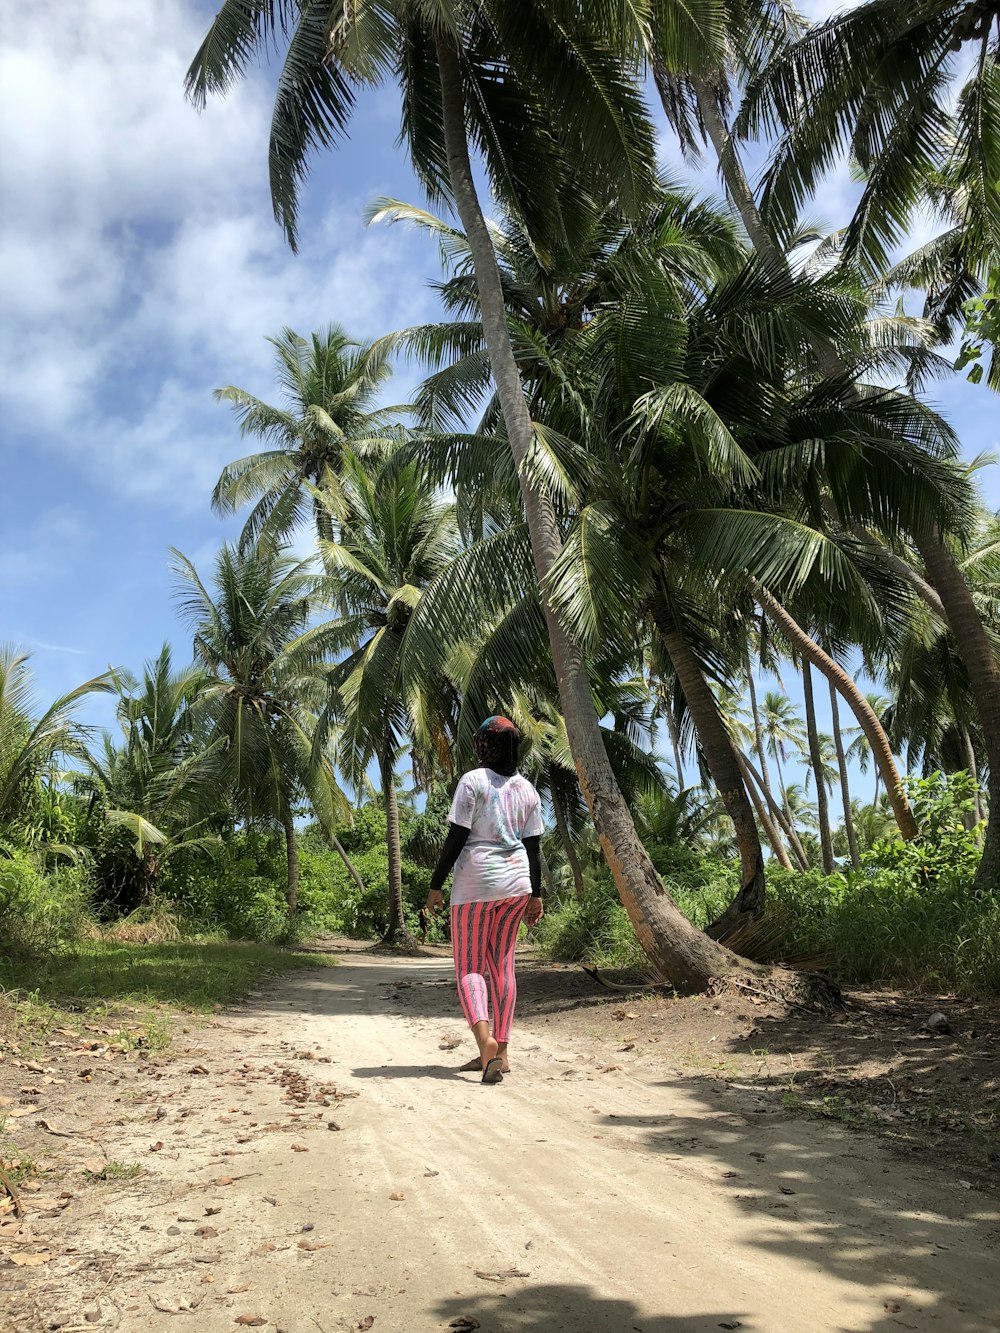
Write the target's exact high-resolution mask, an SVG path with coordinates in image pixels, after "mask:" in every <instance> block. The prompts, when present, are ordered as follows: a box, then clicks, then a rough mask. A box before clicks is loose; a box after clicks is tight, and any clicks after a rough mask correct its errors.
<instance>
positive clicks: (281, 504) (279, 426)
mask: <svg viewBox="0 0 1000 1333" xmlns="http://www.w3.org/2000/svg"><path fill="white" fill-rule="evenodd" d="M268 342H269V343H271V345H272V346H273V347H274V350H275V358H274V359H275V370H276V379H277V384H278V388H279V389H280V390H281V394H282V398H283V404H282V405H281V406H274V405H272V404H271V403H266V402H264V400H263V399H262V398H258V397H256V396H255V395H254V394H252V393H249V392H247V390H246V389H237V388H235V387H234V386H233V385H228V386H227V387H226V388H224V389H216V391H215V396H216V398H217V399H219V400H220V401H221V402H225V403H229V404H230V405H231V406H232V408H233V410H234V412H235V414H236V419H237V421H238V423H239V427H240V434H241V435H242V436H243V437H244V438H250V439H256V440H260V441H262V442H263V443H265V444H267V445H268V446H269V447H268V448H267V449H266V450H264V451H263V452H261V453H255V454H248V455H247V456H246V457H245V458H239V459H237V460H236V461H235V462H233V463H228V464H227V465H226V466H225V467H224V468H223V470H222V474H221V476H220V477H219V480H218V481H217V482H216V485H215V490H214V491H213V492H212V507H213V509H215V511H216V512H217V513H220V514H231V513H235V512H236V511H237V510H239V509H242V508H243V507H244V506H245V505H247V504H251V503H252V504H253V509H252V510H251V512H250V514H249V516H248V517H247V519H246V522H245V524H244V527H243V537H242V539H241V540H242V541H243V542H244V543H252V542H254V541H256V540H257V539H258V538H259V537H260V536H261V535H262V534H263V533H265V532H266V533H267V535H268V536H269V537H270V538H271V539H272V540H279V541H280V540H281V539H282V538H283V537H286V536H287V535H288V534H289V533H290V532H291V531H292V529H293V528H295V527H296V526H298V524H299V523H300V522H301V521H302V519H303V518H304V517H305V515H306V513H307V512H308V511H309V510H310V509H311V511H312V515H313V519H314V522H315V524H316V527H317V530H318V532H319V535H320V536H321V537H326V538H330V537H332V535H333V533H332V530H331V529H330V526H329V516H328V515H327V513H326V510H324V508H323V507H322V505H318V506H317V505H315V504H312V505H310V501H309V495H308V491H307V488H308V486H309V485H310V484H312V485H314V486H318V485H319V483H320V482H321V481H324V480H325V479H326V480H329V479H331V478H336V477H337V475H338V473H339V471H340V464H341V459H342V457H343V454H344V451H345V449H350V450H351V451H352V452H353V453H355V454H361V455H375V456H378V455H380V454H383V453H384V452H385V451H386V447H387V443H388V441H387V439H386V436H385V431H386V429H387V427H389V426H390V425H394V424H395V422H396V420H397V419H398V417H399V414H400V413H401V412H403V411H405V410H406V409H405V408H403V407H376V406H375V399H376V397H377V395H378V393H379V391H380V390H381V389H382V387H383V385H384V384H385V383H386V381H387V380H388V379H389V376H390V375H391V373H392V369H391V367H390V365H389V362H388V358H387V355H386V349H385V347H384V345H375V344H372V343H366V342H359V341H357V340H356V339H353V338H350V337H348V335H347V334H346V333H345V332H344V330H343V329H341V328H339V327H338V326H337V325H335V324H332V325H330V327H329V328H327V329H325V330H323V332H321V333H314V334H313V335H312V336H311V337H310V338H309V339H308V340H307V339H305V338H302V337H300V336H299V334H297V333H295V332H294V331H293V330H292V329H284V330H283V331H282V332H281V333H280V334H279V335H278V336H277V337H275V338H268Z"/></svg>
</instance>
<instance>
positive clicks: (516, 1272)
mask: <svg viewBox="0 0 1000 1333" xmlns="http://www.w3.org/2000/svg"><path fill="white" fill-rule="evenodd" d="M474 1271H475V1274H476V1277H481V1278H482V1279H483V1281H484V1282H506V1281H507V1279H508V1278H512V1277H531V1274H530V1273H526V1272H525V1271H524V1270H523V1269H521V1268H505V1269H503V1270H502V1271H501V1272H499V1273H484V1272H483V1271H482V1269H479V1268H477V1269H475V1270H474Z"/></svg>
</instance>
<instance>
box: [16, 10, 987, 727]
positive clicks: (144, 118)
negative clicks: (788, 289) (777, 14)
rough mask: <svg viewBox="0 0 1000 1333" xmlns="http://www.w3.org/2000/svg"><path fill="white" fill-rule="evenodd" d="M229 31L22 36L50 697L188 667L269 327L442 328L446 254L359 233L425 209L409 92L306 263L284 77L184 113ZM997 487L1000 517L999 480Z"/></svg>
mask: <svg viewBox="0 0 1000 1333" xmlns="http://www.w3.org/2000/svg"><path fill="white" fill-rule="evenodd" d="M212 12H213V6H212V5H211V4H206V3H201V0H157V3H156V4H155V5H136V4H135V3H134V0H79V2H78V3H75V4H73V5H66V4H65V3H60V2H59V0H34V3H32V4H31V5H22V6H17V7H15V8H14V9H12V10H10V11H9V12H8V13H7V15H6V17H5V21H4V25H3V27H4V31H3V34H2V38H0V118H2V123H3V127H4V130H5V133H4V142H5V152H4V157H3V162H2V165H0V198H2V200H3V221H2V232H0V309H2V310H3V323H2V328H0V339H2V346H0V354H2V357H3V364H4V376H3V381H2V384H0V396H2V403H0V407H2V412H0V421H2V423H3V425H2V431H3V434H2V449H3V473H2V476H3V486H2V492H0V515H2V528H0V530H2V538H3V539H2V544H0V641H14V642H16V643H19V644H21V645H23V646H24V647H25V648H27V649H29V650H30V651H31V652H32V654H33V660H34V667H35V670H36V673H37V677H38V690H39V695H40V697H42V698H50V697H51V696H52V695H54V694H55V693H57V692H61V691H62V690H65V689H67V688H69V687H71V686H73V685H75V684H77V683H78V682H79V681H80V680H82V679H84V678H86V677H88V676H90V675H93V674H95V673H97V672H99V671H102V670H104V669H105V668H106V667H107V666H108V665H109V664H113V665H125V666H129V667H131V668H132V669H137V668H138V667H140V666H141V663H142V661H143V659H144V658H147V657H150V656H152V655H154V654H155V653H156V652H157V650H158V648H159V646H160V644H161V643H162V641H163V640H164V639H165V638H166V639H170V640H171V641H172V642H174V644H175V645H176V647H177V654H178V659H179V660H186V658H187V655H188V649H187V643H188V636H187V634H186V632H185V631H184V629H183V628H182V626H180V624H179V623H178V621H177V618H176V616H175V614H174V611H173V607H172V603H171V585H170V578H169V574H168V569H167V548H168V547H169V546H178V547H180V548H181V549H182V550H183V551H185V553H186V554H188V555H189V556H190V557H191V558H192V559H193V560H194V561H195V562H196V563H197V564H198V565H199V567H200V568H202V569H206V568H207V566H208V564H209V561H210V559H211V556H212V554H213V552H214V551H215V549H216V548H217V546H218V544H219V542H220V541H221V540H222V539H223V538H225V537H226V536H227V535H231V534H232V532H233V530H234V525H232V524H230V525H229V527H228V528H227V526H226V525H224V524H223V523H221V522H220V521H219V520H218V519H217V518H216V517H215V516H214V515H213V514H212V512H211V510H210V507H209V495H210V492H211V488H212V485H213V483H214V481H215V479H216V477H217V475H218V473H219V470H220V468H221V466H222V465H223V464H224V463H225V462H227V461H228V460H230V459H231V458H234V457H237V456H239V455H240V454H241V453H242V452H246V450H245V449H244V448H243V446H242V444H241V441H240V439H239V437H238V434H237V432H236V430H235V428H234V425H233V422H232V420H231V417H230V415H229V411H228V409H226V408H225V407H223V406H221V405H219V404H216V403H215V402H214V401H213V399H212V390H213V389H215V388H216V387H218V386H220V385H223V384H228V383H233V384H238V385H240V386H242V387H244V388H247V389H250V390H251V391H253V392H255V393H258V394H260V395H261V396H264V397H271V396H273V395H272V379H271V372H270V349H269V348H268V346H267V344H266V343H265V341H264V340H265V337H266V336H267V335H268V334H271V333H276V332H278V331H279V330H280V329H281V328H282V326H284V325H289V326H291V327H292V328H294V329H296V330H298V331H299V332H301V333H303V334H308V333H309V332H311V331H312V330H313V329H317V328H320V327H322V326H323V325H324V324H326V323H328V322H330V321H336V322H338V323H341V324H343V325H344V326H345V327H346V328H347V329H348V330H350V331H351V332H353V333H356V334H358V335H360V336H373V335H377V334H380V333H383V332H385V331H386V330H388V329H391V328H397V327H400V326H402V325H405V324H409V323H412V322H414V321H416V320H420V319H424V318H429V317H433V315H434V313H435V302H434V298H433V294H432V293H431V292H430V291H428V288H427V284H428V282H429V281H430V280H432V279H433V278H435V277H436V276H437V275H438V270H437V263H436V254H435V251H434V249H433V247H432V246H431V245H430V244H429V242H428V241H427V240H426V238H423V237H421V236H420V235H418V234H416V233H413V232H409V231H406V230H404V229H402V228H398V227H396V228H385V227H376V228H371V229H366V228H365V227H364V224H363V216H362V215H363V210H364V206H365V204H366V203H367V202H368V201H369V200H370V199H371V198H372V197H373V196H375V195H380V194H388V195H394V196H396V197H399V198H402V199H405V200H408V201H414V202H422V200H421V197H420V192H419V188H418V186H417V185H416V183H415V181H414V179H413V176H412V174H411V172H410V170H409V167H408V164H407V162H406V159H405V156H404V155H403V154H402V153H401V152H400V151H399V150H398V149H396V148H395V139H396V134H397V129H398V109H397V103H396V100H395V97H394V96H393V95H392V94H391V93H387V94H384V95H377V96H368V97H366V98H365V99H363V100H362V102H361V104H360V107H359V112H358V114H357V116H356V118H355V121H354V129H353V134H352V138H351V140H350V141H349V142H348V143H346V144H345V145H344V146H343V147H342V148H341V149H340V150H339V151H338V152H337V153H336V154H328V155H326V156H324V157H322V158H321V159H318V160H317V161H316V164H315V168H314V172H313V176H312V179H311V181H310V183H309V185H308V187H307V188H306V191H305V194H304V208H303V219H302V227H301V238H302V248H301V253H300V254H299V255H297V256H295V255H292V254H291V252H290V251H289V250H288V248H287V246H286V245H285V242H284V240H283V237H282V234H281V232H280V230H279V229H278V227H277V226H276V225H275V224H274V222H273V220H272V215H271V208H270V201H269V198H268V192H267V181H266V138H267V125H268V118H269V111H270V98H269V91H268V85H267V79H266V76H265V75H263V74H261V75H258V76H256V77H254V78H252V79H251V80H250V81H249V82H248V83H246V84H244V85H243V86H241V87H240V88H239V89H237V90H236V91H235V92H234V93H233V94H232V95H231V96H230V97H229V98H228V99H227V100H226V101H225V102H218V101H216V102H213V103H211V104H210V106H209V108H208V110H207V111H206V112H205V113H204V114H202V115H198V114H197V113H196V112H195V111H194V110H193V109H192V108H191V106H189V105H188V104H187V103H186V102H185V100H184V97H183V92H182V81H183V75H184V71H185V69H186V67H187V64H188V63H189V61H190V59H191V57H192V55H193V54H194V51H195V50H196V48H197V45H198V43H199V41H200V39H201V36H202V35H203V33H204V30H205V28H206V26H207V24H208V22H209V20H210V18H211V14H212ZM812 12H813V13H814V14H816V13H817V9H816V7H815V6H813V10H812ZM663 152H664V158H665V160H667V161H668V162H673V161H674V160H675V156H676V155H675V153H674V151H673V148H672V146H671V145H670V144H669V143H668V142H667V141H664V146H663ZM702 180H703V181H704V183H705V186H706V188H707V189H714V182H713V180H712V176H711V173H707V174H704V175H703V176H702ZM854 190H855V187H853V186H852V185H851V183H850V180H849V177H848V174H847V171H846V167H844V168H842V169H840V170H839V171H838V172H836V173H834V175H833V176H832V177H831V179H830V180H829V181H828V182H826V183H825V185H824V187H823V189H822V191H821V193H820V195H819V196H818V198H817V201H816V205H815V207H814V208H813V209H812V210H811V211H810V216H812V217H814V218H816V219H817V220H819V221H821V222H822V223H824V224H826V225H829V226H831V227H832V226H836V225H838V224H840V223H842V222H843V221H844V219H845V217H846V213H847V209H848V207H849V202H850V199H851V198H852V196H853V194H854ZM925 231H926V229H925V228H921V229H918V231H917V234H916V235H915V237H914V239H915V240H919V239H921V238H922V235H923V234H925ZM412 383H413V377H412V372H407V373H406V374H404V375H401V376H400V377H399V378H398V380H397V382H396V383H395V384H394V385H393V386H392V388H391V390H390V393H391V398H390V401H396V402H399V401H405V398H406V394H407V392H408V389H409V388H410V386H411V385H412ZM933 398H934V401H935V402H936V403H937V404H938V405H939V406H940V407H942V408H943V410H944V411H945V412H946V413H947V415H948V416H949V417H950V419H951V420H952V422H953V423H954V424H955V425H956V427H957V428H958V429H959V431H960V433H961V436H962V440H963V446H964V449H965V451H966V453H967V454H968V455H970V456H972V455H974V454H977V453H979V452H981V451H983V450H992V449H994V448H995V447H996V444H997V433H998V431H997V417H998V414H997V411H996V400H995V397H993V396H990V395H988V393H987V392H986V391H985V390H975V389H973V388H971V386H968V385H967V384H965V382H964V381H962V380H961V379H960V378H958V377H957V376H956V377H954V378H953V379H952V380H951V381H949V382H947V383H944V384H940V385H938V386H936V387H935V389H934V391H933ZM984 486H985V488H986V492H987V495H988V498H989V499H990V500H991V502H992V503H994V504H997V503H1000V482H998V479H997V476H996V469H995V468H993V469H990V470H989V471H988V472H987V473H986V474H985V476H984ZM823 693H824V692H823V691H820V692H819V695H820V700H822V695H823ZM820 707H821V711H822V714H823V716H824V717H825V716H826V712H825V710H822V703H820ZM91 715H92V716H93V717H94V718H95V719H99V718H100V719H102V720H103V718H104V716H105V715H106V705H105V704H101V703H98V702H95V703H94V704H93V705H92V707H91Z"/></svg>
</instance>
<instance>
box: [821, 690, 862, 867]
mask: <svg viewBox="0 0 1000 1333" xmlns="http://www.w3.org/2000/svg"><path fill="white" fill-rule="evenodd" d="M827 685H828V686H829V688H830V717H831V721H832V726H833V744H834V746H835V747H836V750H837V767H838V769H839V770H840V795H841V798H842V800H843V802H844V832H845V833H846V834H847V846H848V850H849V851H850V854H851V865H852V866H853V867H854V869H855V870H858V869H859V868H860V866H861V856H860V854H859V852H858V835H857V832H856V831H855V828H854V815H853V813H852V811H851V788H850V785H849V783H848V778H847V754H846V753H845V751H844V737H843V735H842V734H841V730H840V706H839V705H838V703H837V691H836V690H835V689H834V686H833V681H832V680H829V681H827Z"/></svg>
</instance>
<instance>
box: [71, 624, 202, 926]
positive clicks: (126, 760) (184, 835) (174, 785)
mask: <svg viewBox="0 0 1000 1333" xmlns="http://www.w3.org/2000/svg"><path fill="white" fill-rule="evenodd" d="M114 683H115V685H116V687H117V689H118V692H119V699H118V707H117V710H116V711H117V715H118V722H119V725H120V727H121V730H122V733H123V739H122V741H121V742H120V743H116V742H115V740H114V739H113V738H112V737H111V736H110V735H109V733H108V732H105V733H104V736H103V744H102V748H101V750H100V751H99V752H97V753H94V752H88V753H87V755H86V768H85V771H84V773H83V774H82V775H81V776H80V778H79V779H78V780H77V785H78V786H79V787H80V789H81V790H82V791H84V792H89V793H90V796H91V799H92V800H93V801H96V802H97V803H98V808H99V809H100V812H101V815H102V817H103V819H104V821H105V822H106V823H107V825H108V826H109V827H110V828H113V829H122V830H123V831H125V832H126V833H127V834H128V835H129V837H130V841H131V860H132V862H133V863H134V868H132V869H131V872H130V873H129V874H128V878H129V880H131V883H132V885H134V898H133V902H134V903H135V904H137V905H139V906H148V905H149V904H150V903H151V902H152V901H153V898H154V895H155V892H156V882H157V879H158V878H159V875H160V872H161V871H162V869H163V867H164V865H165V863H166V862H167V861H168V860H169V859H170V858H171V857H173V856H175V855H177V853H179V852H183V851H188V852H191V851H198V852H205V853H208V854H211V853H212V852H213V851H214V850H216V849H217V848H218V847H219V845H220V844H219V839H218V836H217V834H216V832H215V825H216V823H217V816H218V814H219V812H220V808H221V802H220V794H219V785H218V779H219V775H220V769H221V762H222V755H221V747H222V745H223V741H222V740H221V739H219V738H216V739H215V740H214V741H212V742H209V741H208V739H207V734H206V728H205V726H204V725H203V724H202V723H201V722H200V721H199V720H198V718H197V716H196V715H197V709H198V703H199V700H200V699H201V698H202V697H203V696H204V694H205V691H206V689H207V687H208V685H209V683H210V678H209V677H208V676H207V674H206V673H205V672H204V671H203V670H202V669H201V668H199V667H194V666H191V667H187V668H185V669H184V670H181V671H179V672H175V671H174V670H173V663H172V658H171V652H170V647H169V645H168V644H164V646H163V648H162V649H161V651H160V653H159V656H158V657H157V658H156V659H155V661H153V662H147V664H146V667H145V670H144V673H143V680H142V683H141V686H140V684H139V682H137V681H136V680H135V679H134V678H132V677H131V676H130V675H129V674H128V673H127V672H119V673H116V675H115V681H114ZM128 896H129V897H132V895H131V894H129V895H128ZM130 905H131V904H130Z"/></svg>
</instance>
